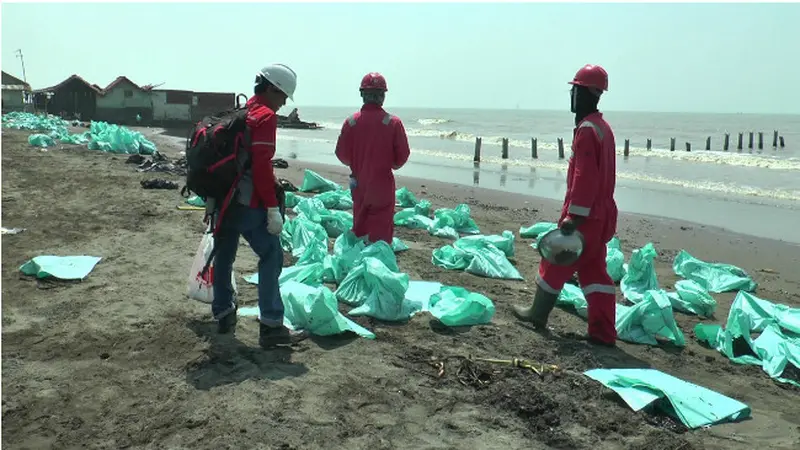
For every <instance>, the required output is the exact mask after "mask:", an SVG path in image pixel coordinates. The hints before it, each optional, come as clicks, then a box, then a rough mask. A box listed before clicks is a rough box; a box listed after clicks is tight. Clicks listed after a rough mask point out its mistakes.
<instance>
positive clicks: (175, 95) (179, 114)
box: [151, 90, 192, 123]
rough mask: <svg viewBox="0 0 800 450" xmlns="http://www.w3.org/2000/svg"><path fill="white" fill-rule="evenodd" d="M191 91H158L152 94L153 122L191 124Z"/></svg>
mask: <svg viewBox="0 0 800 450" xmlns="http://www.w3.org/2000/svg"><path fill="white" fill-rule="evenodd" d="M191 96H192V93H191V92H189V91H172V90H170V91H156V90H154V91H153V92H152V97H151V98H152V100H153V121H155V122H156V123H164V122H189V121H190V120H191V117H192V113H191V111H192V106H191V98H192V97H191Z"/></svg>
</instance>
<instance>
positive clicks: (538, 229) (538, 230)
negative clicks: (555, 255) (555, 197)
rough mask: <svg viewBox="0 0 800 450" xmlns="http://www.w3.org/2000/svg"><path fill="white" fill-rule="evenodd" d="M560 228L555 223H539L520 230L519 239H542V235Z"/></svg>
mask: <svg viewBox="0 0 800 450" xmlns="http://www.w3.org/2000/svg"><path fill="white" fill-rule="evenodd" d="M556 228H558V224H557V223H553V222H537V223H535V224H533V225H531V226H529V227H520V228H519V237H521V238H523V239H536V238H541V237H542V235H545V234H547V233H549V232H550V231H552V230H555V229H556Z"/></svg>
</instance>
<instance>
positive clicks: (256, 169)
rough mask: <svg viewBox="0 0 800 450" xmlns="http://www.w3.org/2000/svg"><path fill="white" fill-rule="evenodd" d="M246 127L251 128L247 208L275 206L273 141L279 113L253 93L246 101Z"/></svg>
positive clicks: (276, 201) (276, 200)
mask: <svg viewBox="0 0 800 450" xmlns="http://www.w3.org/2000/svg"><path fill="white" fill-rule="evenodd" d="M247 110H248V111H247V119H246V123H247V127H248V128H249V129H250V138H251V144H250V158H251V159H250V161H251V169H252V174H253V175H252V182H253V195H252V196H251V197H250V207H252V208H257V207H259V206H263V207H265V208H276V207H278V199H277V197H276V194H275V171H274V169H273V167H272V158H274V157H275V141H276V137H277V134H278V116H277V115H276V114H275V111H273V110H272V109H270V108H269V107H268V106H267V105H265V104H264V103H263V102H261V100H260V99H259V98H258V96H257V95H254V96H253V97H251V98H250V100H248V101H247Z"/></svg>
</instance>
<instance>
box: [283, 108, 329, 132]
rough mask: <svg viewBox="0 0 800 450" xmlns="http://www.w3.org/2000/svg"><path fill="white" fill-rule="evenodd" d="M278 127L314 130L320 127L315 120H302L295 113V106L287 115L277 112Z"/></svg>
mask: <svg viewBox="0 0 800 450" xmlns="http://www.w3.org/2000/svg"><path fill="white" fill-rule="evenodd" d="M278 128H293V129H296V130H316V129H319V128H322V125H319V124H318V123H316V122H303V121H302V120H300V116H299V115H298V114H297V108H295V109H293V110H292V112H291V113H289V115H288V116H282V115H280V114H278Z"/></svg>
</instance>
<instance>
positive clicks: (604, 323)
mask: <svg viewBox="0 0 800 450" xmlns="http://www.w3.org/2000/svg"><path fill="white" fill-rule="evenodd" d="M615 184H616V143H615V141H614V132H613V131H612V130H611V127H610V126H609V125H608V123H607V122H606V121H605V120H604V119H603V115H602V114H600V113H599V112H598V113H593V114H590V115H589V116H587V117H586V118H584V119H583V120H582V121H581V122H580V123H579V124H578V126H577V127H576V128H575V130H574V138H573V140H572V157H571V158H570V160H569V169H568V171H567V194H566V197H565V199H564V206H563V209H562V211H561V218H560V220H559V223H561V222H562V221H563V220H564V219H565V218H567V217H568V216H583V217H585V218H586V219H585V220H584V222H583V223H582V224H581V226H580V227H578V230H579V231H580V232H581V233H582V234H583V236H584V239H585V241H586V246H585V247H584V250H583V253H582V254H581V257H580V258H579V259H578V261H577V262H576V263H575V264H573V265H572V266H557V265H554V264H551V263H549V262H547V261H546V260H542V262H541V264H540V265H539V276H538V277H537V278H536V283H537V285H538V286H539V287H540V288H541V289H544V290H545V291H547V292H550V293H552V294H559V293H560V292H561V289H562V288H563V287H564V284H565V283H566V282H567V281H568V280H569V279H570V278H572V276H573V275H574V274H575V272H578V282H579V283H580V285H581V288H582V289H583V293H584V295H585V296H586V301H587V303H588V304H589V336H591V337H593V338H595V339H598V340H600V341H602V342H606V343H613V342H614V341H616V338H617V332H616V328H615V326H614V325H615V321H616V296H615V287H614V282H613V281H612V280H611V277H610V276H609V275H608V271H607V269H606V242H608V241H609V240H611V238H612V237H614V234H615V233H616V229H617V204H616V202H615V201H614V187H615Z"/></svg>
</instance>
